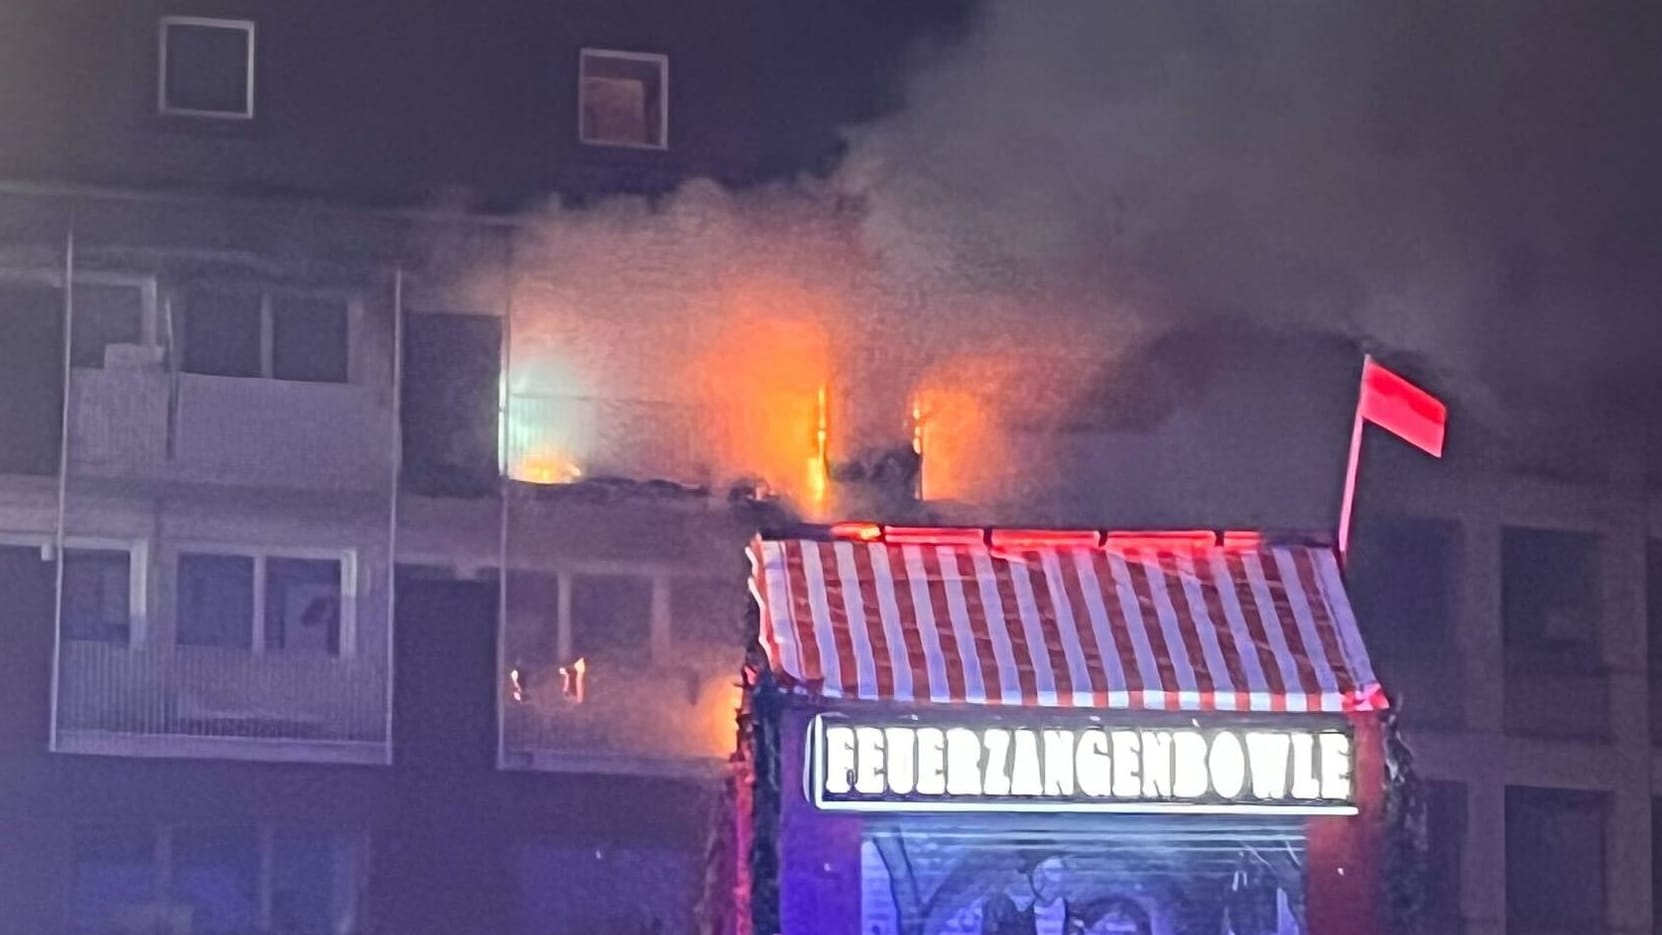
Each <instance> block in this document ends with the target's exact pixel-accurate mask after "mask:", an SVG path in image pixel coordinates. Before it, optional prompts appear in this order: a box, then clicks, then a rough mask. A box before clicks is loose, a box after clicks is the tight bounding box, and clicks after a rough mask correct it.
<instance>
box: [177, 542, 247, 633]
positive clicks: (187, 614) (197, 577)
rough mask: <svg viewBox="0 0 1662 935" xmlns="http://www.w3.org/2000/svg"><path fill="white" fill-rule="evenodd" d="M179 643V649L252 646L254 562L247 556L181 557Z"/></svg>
mask: <svg viewBox="0 0 1662 935" xmlns="http://www.w3.org/2000/svg"><path fill="white" fill-rule="evenodd" d="M175 599H176V600H177V601H178V605H179V614H178V640H179V645H181V646H228V647H232V648H236V649H248V648H250V647H252V646H253V620H254V559H253V558H252V557H250V556H247V555H189V554H187V555H180V556H179V591H178V594H177V595H176V597H175Z"/></svg>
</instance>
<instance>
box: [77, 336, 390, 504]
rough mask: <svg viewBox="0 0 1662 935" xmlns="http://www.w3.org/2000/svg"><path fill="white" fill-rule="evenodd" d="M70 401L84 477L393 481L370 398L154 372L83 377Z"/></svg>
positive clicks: (340, 483) (380, 405) (386, 409)
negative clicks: (172, 413)
mask: <svg viewBox="0 0 1662 935" xmlns="http://www.w3.org/2000/svg"><path fill="white" fill-rule="evenodd" d="M70 392H71V406H72V407H73V408H72V410H71V413H72V419H71V428H72V433H71V438H70V459H71V461H70V469H71V471H72V472H73V473H74V474H76V475H77V476H81V477H100V478H122V479H136V480H152V481H174V482H212V483H219V484H232V485H238V486H250V487H290V488H317V489H325V490H366V489H378V488H385V486H386V485H387V484H388V483H389V480H390V474H389V471H390V460H389V459H390V458H391V456H392V454H391V452H392V441H393V424H392V423H393V415H392V410H391V407H390V405H388V401H387V400H386V399H383V398H381V394H378V393H377V392H376V391H375V390H374V389H372V388H369V387H364V386H358V385H354V384H340V383H299V382H288V381H282V380H266V379H251V378H242V377H217V376H204V375H201V374H192V373H181V374H176V375H175V374H170V373H168V372H166V371H165V370H163V369H161V368H160V367H159V366H157V367H133V368H110V369H101V370H95V369H77V370H76V371H75V372H74V375H73V378H72V379H71V382H70ZM175 394H176V396H175ZM170 409H171V410H172V411H173V412H174V415H173V416H172V417H171V418H170ZM170 438H171V440H172V443H171V445H170V444H169V439H170Z"/></svg>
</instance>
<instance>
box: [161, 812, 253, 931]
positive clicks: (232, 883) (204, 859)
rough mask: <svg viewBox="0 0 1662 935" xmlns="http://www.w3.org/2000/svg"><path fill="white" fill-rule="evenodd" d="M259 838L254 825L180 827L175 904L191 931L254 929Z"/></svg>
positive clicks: (175, 848)
mask: <svg viewBox="0 0 1662 935" xmlns="http://www.w3.org/2000/svg"><path fill="white" fill-rule="evenodd" d="M259 876H260V839H259V834H258V833H257V831H256V830H255V829H254V828H176V829H174V832H173V891H172V893H171V897H172V899H171V902H172V905H174V906H176V907H180V908H188V909H189V912H190V920H191V931H192V932H193V933H196V932H202V933H226V935H232V933H242V932H251V931H254V930H255V925H256V921H257V917H258V911H259V899H260V892H259V887H260V880H259Z"/></svg>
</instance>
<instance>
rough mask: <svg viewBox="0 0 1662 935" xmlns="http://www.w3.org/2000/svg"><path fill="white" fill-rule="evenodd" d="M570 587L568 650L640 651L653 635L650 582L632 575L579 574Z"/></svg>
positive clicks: (585, 653)
mask: <svg viewBox="0 0 1662 935" xmlns="http://www.w3.org/2000/svg"><path fill="white" fill-rule="evenodd" d="M571 584H572V587H571V651H572V652H573V653H575V654H576V655H578V656H590V655H597V654H602V653H605V652H607V651H610V650H633V651H637V652H638V651H642V650H644V649H646V648H647V646H648V644H649V642H650V638H651V633H652V582H651V581H650V580H648V579H646V578H641V577H637V576H634V575H578V576H576V577H574V578H573V579H572V583H571Z"/></svg>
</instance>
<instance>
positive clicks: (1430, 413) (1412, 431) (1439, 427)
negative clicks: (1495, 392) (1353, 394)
mask: <svg viewBox="0 0 1662 935" xmlns="http://www.w3.org/2000/svg"><path fill="white" fill-rule="evenodd" d="M1356 406H1357V411H1358V412H1359V413H1360V414H1361V416H1362V418H1364V419H1366V420H1367V421H1369V422H1372V423H1373V424H1374V425H1377V426H1379V427H1380V428H1382V429H1384V430H1385V431H1387V432H1390V433H1391V434H1392V435H1395V436H1396V437H1398V438H1400V439H1402V440H1403V441H1405V442H1407V443H1408V444H1410V445H1413V446H1414V447H1415V448H1418V449H1420V450H1421V451H1423V452H1425V453H1426V454H1428V455H1431V456H1432V457H1433V458H1441V457H1442V456H1443V435H1444V433H1445V432H1446V431H1447V429H1448V407H1447V406H1445V405H1443V403H1442V401H1441V400H1439V399H1437V397H1435V396H1432V395H1431V394H1430V393H1427V392H1426V391H1425V390H1422V389H1420V388H1419V387H1417V386H1415V385H1414V384H1412V383H1409V382H1408V381H1407V380H1405V379H1403V378H1402V377H1400V376H1398V375H1397V374H1395V373H1392V372H1391V371H1389V370H1386V369H1385V368H1384V367H1381V366H1380V365H1378V364H1376V363H1374V361H1373V358H1371V357H1369V358H1367V359H1365V360H1364V361H1363V362H1362V396H1361V399H1360V400H1359V401H1358V402H1357V404H1356Z"/></svg>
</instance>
